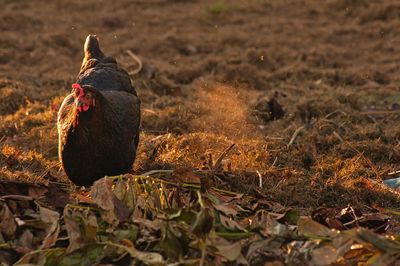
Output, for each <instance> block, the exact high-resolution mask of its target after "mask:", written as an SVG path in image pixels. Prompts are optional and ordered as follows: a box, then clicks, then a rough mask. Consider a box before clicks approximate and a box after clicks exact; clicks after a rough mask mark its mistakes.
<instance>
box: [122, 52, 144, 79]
mask: <svg viewBox="0 0 400 266" xmlns="http://www.w3.org/2000/svg"><path fill="white" fill-rule="evenodd" d="M126 53H127V54H128V55H129V56H130V57H131V58H132V59H133V60H134V61H135V62H136V63H137V65H138V67H137V68H136V69H135V70H132V71H130V72H129V73H128V74H129V75H131V76H133V75H136V74H137V73H139V72H140V71H141V70H142V68H143V63H142V60H140V58H139V57H138V56H137V55H135V54H134V53H133V52H132V51H131V50H126Z"/></svg>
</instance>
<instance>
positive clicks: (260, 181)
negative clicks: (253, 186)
mask: <svg viewBox="0 0 400 266" xmlns="http://www.w3.org/2000/svg"><path fill="white" fill-rule="evenodd" d="M256 173H257V175H258V187H259V188H262V186H263V178H262V175H261V174H260V172H259V171H258V170H256Z"/></svg>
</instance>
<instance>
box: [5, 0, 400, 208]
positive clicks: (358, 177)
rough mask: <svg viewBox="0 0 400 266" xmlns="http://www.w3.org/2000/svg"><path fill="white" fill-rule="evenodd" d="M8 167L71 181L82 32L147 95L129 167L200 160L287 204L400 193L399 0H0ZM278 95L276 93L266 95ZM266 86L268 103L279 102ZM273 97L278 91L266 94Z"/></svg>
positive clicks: (376, 199)
mask: <svg viewBox="0 0 400 266" xmlns="http://www.w3.org/2000/svg"><path fill="white" fill-rule="evenodd" d="M0 4H1V6H2V8H1V11H0V31H1V34H0V139H1V142H0V148H1V153H0V175H1V178H4V179H22V180H34V181H35V182H45V181H46V180H48V179H51V180H53V181H57V182H68V181H67V179H66V177H65V174H64V173H63V172H62V170H61V169H60V166H59V163H58V158H57V131H56V115H57V110H58V108H59V106H60V103H61V101H62V99H63V97H65V96H66V95H67V94H68V92H69V91H70V86H71V84H72V83H73V82H74V80H75V77H76V75H77V73H78V70H79V67H80V64H81V60H82V56H83V54H82V49H83V41H84V39H85V37H86V36H87V34H89V33H92V34H97V35H98V36H99V38H100V42H101V45H102V47H103V50H104V51H105V52H106V53H107V54H109V55H112V56H114V57H116V59H117V61H118V62H119V63H120V64H121V65H122V66H124V67H125V68H126V69H128V70H129V71H131V70H134V69H135V68H137V65H136V64H135V62H134V61H133V60H132V59H131V57H129V56H128V55H127V53H126V50H131V51H132V52H133V53H134V54H136V55H137V56H138V57H139V58H140V59H141V61H142V62H143V69H142V71H141V72H140V73H139V74H136V75H133V76H132V80H133V83H134V85H135V87H136V89H137V91H138V94H139V96H140V97H141V99H142V107H143V112H142V113H143V118H142V120H143V122H142V136H141V146H140V147H139V154H138V158H137V160H136V163H135V167H134V168H135V171H136V172H138V173H143V172H146V171H150V170H154V169H175V168H176V167H181V166H185V167H193V168H202V167H204V165H205V162H206V161H207V160H208V159H209V156H210V155H211V156H212V158H214V159H215V158H217V157H218V156H219V155H220V154H221V153H222V152H223V151H224V150H225V149H226V148H228V147H229V146H230V145H231V144H236V146H235V147H234V148H233V149H232V151H231V152H229V154H228V155H227V156H226V157H225V160H224V165H225V166H226V169H225V170H229V171H230V172H233V173H235V175H234V178H231V180H227V181H226V182H228V183H230V184H231V187H232V189H235V190H239V191H243V192H248V193H252V191H253V190H254V188H255V187H257V186H258V185H259V181H260V179H259V176H261V181H262V190H263V191H264V192H265V193H266V195H268V196H269V197H270V198H271V199H273V200H276V201H279V202H280V203H281V204H283V205H284V206H299V207H305V208H310V207H317V206H336V207H342V206H346V205H347V204H353V205H356V206H358V207H362V208H365V207H366V206H373V205H374V204H378V205H381V206H382V207H388V208H389V207H398V205H399V203H400V197H399V194H398V193H396V192H394V191H391V190H389V189H387V188H385V187H384V186H383V185H382V179H385V178H387V173H389V172H391V171H394V170H397V169H398V165H399V161H400V145H399V139H400V133H399V127H398V123H399V120H400V117H399V112H398V106H399V104H400V91H399V85H400V78H399V77H400V76H399V72H400V68H399V66H400V65H399V63H398V62H399V61H400V17H399V16H398V15H397V13H398V11H399V10H400V3H398V1H394V0H392V1H391V0H385V1H373V0H357V1H350V0H329V1H316V0H315V1H313V0H303V1H298V0H280V1H274V0H271V1H261V0H248V1H216V0H202V1H200V0H136V1H128V0H121V1H94V0H88V1H77V0H71V1H61V0H56V1H50V2H49V1H43V0H38V1H27V0H20V1H11V0H0ZM271 99H273V100H271ZM271 102H272V103H271ZM269 103H271V104H269Z"/></svg>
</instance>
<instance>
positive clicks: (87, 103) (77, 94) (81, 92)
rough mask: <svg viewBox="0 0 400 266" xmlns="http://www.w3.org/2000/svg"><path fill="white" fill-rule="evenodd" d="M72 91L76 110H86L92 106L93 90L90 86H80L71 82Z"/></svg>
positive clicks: (93, 103)
mask: <svg viewBox="0 0 400 266" xmlns="http://www.w3.org/2000/svg"><path fill="white" fill-rule="evenodd" d="M72 89H73V93H74V103H75V106H76V110H78V112H86V111H87V110H89V108H90V107H94V106H95V104H96V101H95V91H94V90H93V89H92V87H90V86H83V87H82V86H81V85H80V84H78V83H74V84H72Z"/></svg>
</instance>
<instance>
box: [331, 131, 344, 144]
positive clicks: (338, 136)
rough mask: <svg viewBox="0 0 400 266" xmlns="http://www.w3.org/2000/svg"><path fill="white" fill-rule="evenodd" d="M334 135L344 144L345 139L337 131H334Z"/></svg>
mask: <svg viewBox="0 0 400 266" xmlns="http://www.w3.org/2000/svg"><path fill="white" fill-rule="evenodd" d="M333 135H335V137H337V138H338V139H339V140H340V142H343V138H342V137H341V136H340V135H339V134H338V133H337V132H336V131H333Z"/></svg>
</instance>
